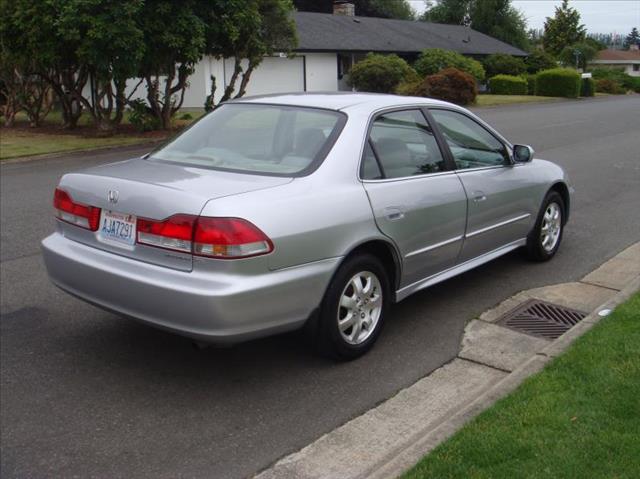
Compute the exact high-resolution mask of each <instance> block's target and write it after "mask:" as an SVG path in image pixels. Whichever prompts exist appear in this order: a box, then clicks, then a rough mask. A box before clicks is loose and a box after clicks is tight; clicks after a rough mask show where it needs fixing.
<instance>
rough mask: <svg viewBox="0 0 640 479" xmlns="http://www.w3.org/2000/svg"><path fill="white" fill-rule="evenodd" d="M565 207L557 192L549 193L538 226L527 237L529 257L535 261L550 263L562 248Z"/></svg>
mask: <svg viewBox="0 0 640 479" xmlns="http://www.w3.org/2000/svg"><path fill="white" fill-rule="evenodd" d="M564 214H565V206H564V201H563V199H562V196H560V194H559V193H558V192H557V191H550V192H549V193H547V196H546V197H545V199H544V201H543V202H542V208H541V210H540V213H539V214H538V219H537V220H536V224H535V226H534V228H533V230H531V233H529V236H528V237H527V246H526V250H527V256H528V257H529V259H531V260H533V261H549V260H550V259H551V258H553V257H554V256H555V254H556V252H557V251H558V248H560V242H561V241H562V233H563V232H564V223H565V220H564V218H565V216H564Z"/></svg>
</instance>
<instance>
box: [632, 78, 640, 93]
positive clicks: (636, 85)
mask: <svg viewBox="0 0 640 479" xmlns="http://www.w3.org/2000/svg"><path fill="white" fill-rule="evenodd" d="M632 78H633V85H632V90H633V91H635V92H636V93H640V77H632Z"/></svg>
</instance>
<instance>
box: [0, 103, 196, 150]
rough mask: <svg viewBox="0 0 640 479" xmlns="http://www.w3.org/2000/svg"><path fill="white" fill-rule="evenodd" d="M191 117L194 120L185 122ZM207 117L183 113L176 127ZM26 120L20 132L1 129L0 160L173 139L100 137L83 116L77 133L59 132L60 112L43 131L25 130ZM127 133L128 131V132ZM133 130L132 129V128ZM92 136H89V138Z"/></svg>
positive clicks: (162, 134)
mask: <svg viewBox="0 0 640 479" xmlns="http://www.w3.org/2000/svg"><path fill="white" fill-rule="evenodd" d="M187 113H188V114H189V115H190V116H191V117H192V118H191V119H182V117H183V115H185V114H187ZM203 114H204V110H203V109H202V108H198V109H183V110H180V111H179V112H178V113H177V114H176V116H175V118H176V119H175V121H174V124H175V126H176V127H178V128H180V127H184V126H186V125H188V124H190V123H191V122H192V121H194V120H196V119H198V118H199V117H201V116H202V115H203ZM26 123H27V117H26V115H25V114H24V113H22V112H21V113H19V114H18V115H17V116H16V124H17V125H19V126H20V128H0V160H6V159H9V158H18V157H21V156H36V155H44V154H48V153H61V152H66V151H78V150H90V149H95V148H103V147H110V146H126V145H134V144H137V143H145V142H149V141H153V140H159V139H163V138H164V137H167V136H170V135H171V134H172V133H171V132H150V133H145V134H143V133H137V132H135V131H127V132H121V133H118V134H115V135H113V136H108V137H98V136H95V135H94V134H92V133H93V132H92V130H91V128H90V127H89V125H90V124H91V117H90V116H89V115H88V114H86V113H85V114H83V115H82V117H80V120H79V121H78V126H79V130H78V132H77V133H74V132H71V131H63V130H60V129H59V127H60V125H61V124H62V118H61V115H60V112H56V111H53V112H51V113H49V115H48V116H47V117H46V119H45V121H44V124H43V126H42V128H33V129H32V128H26ZM128 123H129V118H128V114H127V115H125V118H124V119H123V122H122V124H123V125H127V124H128ZM125 129H126V128H125ZM129 129H130V127H129ZM87 133H89V134H87Z"/></svg>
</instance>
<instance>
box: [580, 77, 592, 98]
mask: <svg viewBox="0 0 640 479" xmlns="http://www.w3.org/2000/svg"><path fill="white" fill-rule="evenodd" d="M595 94H596V81H595V80H594V79H593V78H583V79H582V84H581V86H580V96H584V97H587V96H594V95H595Z"/></svg>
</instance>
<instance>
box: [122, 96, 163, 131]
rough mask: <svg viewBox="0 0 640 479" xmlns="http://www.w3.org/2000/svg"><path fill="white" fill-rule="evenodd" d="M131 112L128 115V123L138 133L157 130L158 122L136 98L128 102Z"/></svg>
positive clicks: (140, 100) (143, 102)
mask: <svg viewBox="0 0 640 479" xmlns="http://www.w3.org/2000/svg"><path fill="white" fill-rule="evenodd" d="M130 106H131V112H130V113H129V123H131V124H132V125H133V126H134V127H135V129H136V130H138V131H152V130H158V129H159V128H160V126H161V123H160V120H159V119H158V118H157V117H156V116H155V115H153V113H152V112H151V109H150V108H149V107H148V106H147V103H146V102H145V101H144V100H142V99H141V98H138V99H136V100H133V101H132V102H130Z"/></svg>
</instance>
